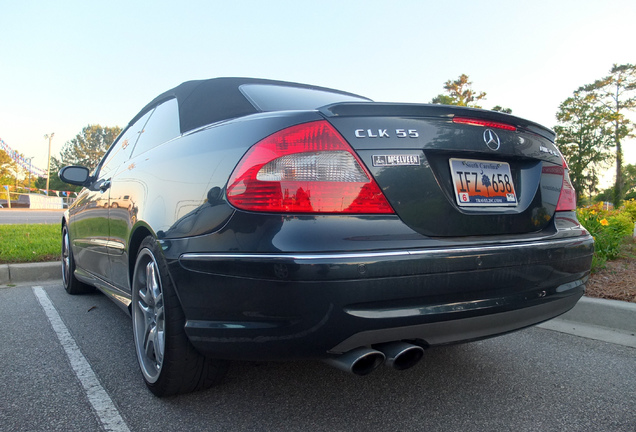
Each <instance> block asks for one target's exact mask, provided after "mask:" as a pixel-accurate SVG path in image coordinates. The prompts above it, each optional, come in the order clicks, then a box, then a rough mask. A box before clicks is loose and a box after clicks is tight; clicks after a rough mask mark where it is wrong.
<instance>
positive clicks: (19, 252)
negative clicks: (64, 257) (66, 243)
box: [0, 224, 62, 264]
mask: <svg viewBox="0 0 636 432" xmlns="http://www.w3.org/2000/svg"><path fill="white" fill-rule="evenodd" d="M61 239H62V235H61V233H60V226H59V225H57V224H23V225H0V263H2V264H5V263H25V262H42V261H56V260H59V259H60V254H61Z"/></svg>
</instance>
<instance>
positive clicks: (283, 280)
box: [60, 78, 593, 396]
mask: <svg viewBox="0 0 636 432" xmlns="http://www.w3.org/2000/svg"><path fill="white" fill-rule="evenodd" d="M554 140H555V135H554V133H553V132H552V131H551V130H549V129H546V128H545V127H543V126H540V125H538V124H536V123H533V122H530V121H527V120H524V119H521V118H518V117H515V116H512V115H508V114H502V113H498V112H493V111H485V110H478V109H470V108H463V107H456V106H443V105H427V104H396V103H376V102H372V101H371V100H369V99H367V98H365V97H362V96H357V95H354V94H351V93H345V92H341V91H337V90H331V89H327V88H322V87H315V86H310V85H303V84H295V83H289V82H280V81H270V80H261V79H249V78H217V79H210V80H202V81H188V82H185V83H183V84H181V85H179V86H177V87H175V88H174V89H172V90H169V91H167V92H165V93H163V94H161V95H160V96H158V97H157V98H155V99H154V100H153V101H152V102H150V103H149V104H148V105H146V106H145V107H144V108H143V109H142V110H141V111H140V112H139V114H137V115H136V116H135V117H134V118H133V119H132V120H131V121H130V123H129V124H128V126H127V127H126V128H125V129H124V131H123V132H122V134H121V135H120V136H119V137H118V138H117V139H116V140H115V142H114V143H113V144H112V146H111V147H110V149H109V150H108V152H107V153H106V154H105V156H104V157H103V159H102V160H101V162H100V163H99V165H98V166H97V168H96V169H95V170H94V171H93V172H90V171H89V170H88V169H87V168H84V167H77V166H69V167H65V168H63V169H62V170H61V171H60V178H62V179H63V180H64V181H66V182H68V183H71V184H75V185H82V186H84V188H83V189H82V191H81V192H80V194H79V196H78V198H77V200H76V201H75V202H74V203H73V205H72V206H71V207H70V208H69V209H68V211H67V212H66V213H65V215H64V218H63V221H62V226H61V230H62V258H63V281H64V286H65V288H66V290H67V291H68V292H69V293H70V294H78V293H82V292H86V291H89V290H92V289H94V287H97V288H98V289H100V290H101V291H103V292H104V293H105V294H106V295H108V296H110V297H111V298H112V299H113V300H115V301H116V302H117V303H118V304H119V305H120V306H121V307H122V308H124V309H125V310H126V311H128V312H129V313H130V314H131V316H132V323H133V333H134V334H133V336H134V345H135V348H136V351H137V358H138V360H139V364H140V366H141V371H142V373H143V377H144V379H145V381H146V383H147V385H148V387H149V388H150V389H151V391H152V392H153V393H155V394H156V395H158V396H163V395H170V394H176V393H183V392H189V391H194V390H198V389H203V388H207V387H209V386H211V385H212V384H214V383H215V382H217V381H218V380H219V379H220V378H221V377H222V375H223V373H224V371H225V370H226V367H227V361H228V360H254V359H259V360H285V359H299V358H320V359H324V360H326V361H328V362H329V363H331V364H333V365H335V366H338V367H340V368H341V369H345V370H348V371H350V372H353V373H356V374H359V375H364V374H367V373H370V372H372V371H373V370H374V369H375V368H376V367H378V366H380V365H381V364H383V363H384V364H387V365H389V366H392V367H394V368H397V369H405V368H408V367H410V366H412V365H414V364H415V363H416V362H417V361H418V360H419V359H420V358H421V357H422V356H423V354H424V350H425V349H427V348H428V347H431V346H435V345H441V344H449V343H458V342H464V341H471V340H477V339H481V338H486V337H490V336H495V335H499V334H503V333H506V332H510V331H514V330H518V329H521V328H524V327H528V326H531V325H534V324H537V323H540V322H542V321H545V320H548V319H551V318H553V317H555V316H558V315H560V314H562V313H564V312H566V311H567V310H569V309H570V308H572V307H573V306H574V304H575V303H576V302H577V300H578V299H579V298H580V297H581V296H582V295H583V292H584V290H585V283H586V280H587V278H588V275H589V271H590V264H591V259H592V253H593V239H592V237H591V236H590V235H589V234H588V232H587V231H586V230H585V229H584V228H583V227H582V226H581V225H580V224H579V223H578V221H577V219H576V212H575V208H576V202H575V192H574V190H573V188H572V184H571V183H570V180H569V176H568V168H567V164H566V162H565V160H564V159H563V157H562V156H561V154H560V152H559V150H558V149H557V147H556V146H555V144H554Z"/></svg>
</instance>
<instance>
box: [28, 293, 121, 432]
mask: <svg viewBox="0 0 636 432" xmlns="http://www.w3.org/2000/svg"><path fill="white" fill-rule="evenodd" d="M33 293H34V294H35V296H36V297H37V299H38V301H39V302H40V305H41V306H42V309H44V313H45V314H46V316H47V318H48V319H49V322H50V323H51V327H53V331H55V334H56V335H57V338H58V339H59V340H60V344H62V347H63V348H64V351H66V355H67V356H68V359H69V361H70V362H71V367H72V368H73V372H75V375H76V376H77V378H78V379H79V380H80V382H81V383H82V386H83V387H84V391H85V392H86V396H87V397H88V400H89V402H90V403H91V405H92V406H93V409H94V410H95V414H96V416H97V420H98V421H99V422H100V423H101V424H102V426H103V427H104V429H105V430H107V431H112V432H126V431H129V430H130V429H128V426H127V425H126V423H125V422H124V419H123V418H122V417H121V415H120V414H119V411H118V410H117V408H116V407H115V404H113V401H112V399H111V398H110V396H108V393H106V390H104V388H103V387H102V386H101V384H100V383H99V380H98V379H97V376H95V372H94V371H93V369H92V368H91V365H90V364H89V363H88V360H86V358H85V357H84V356H83V355H82V352H81V351H80V349H79V347H78V346H77V343H76V342H75V339H73V336H71V333H69V331H68V329H67V328H66V326H65V325H64V322H62V318H60V314H58V312H57V310H56V309H55V307H54V306H53V303H51V299H50V298H49V296H48V295H47V294H46V291H44V289H43V288H42V287H40V286H35V287H33Z"/></svg>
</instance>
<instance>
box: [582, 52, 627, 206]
mask: <svg viewBox="0 0 636 432" xmlns="http://www.w3.org/2000/svg"><path fill="white" fill-rule="evenodd" d="M581 89H582V90H584V91H589V92H592V93H593V94H594V95H595V97H596V100H597V104H598V105H599V106H600V107H602V108H603V109H604V110H605V118H606V122H607V123H608V125H611V127H612V135H613V145H614V146H615V149H616V182H615V184H614V200H613V201H614V206H616V207H618V206H619V205H620V202H621V200H622V199H623V195H624V179H623V149H622V141H623V140H624V139H625V138H627V137H629V136H632V135H631V132H632V131H633V130H634V123H633V122H632V121H630V120H629V119H628V118H627V117H626V116H625V114H626V112H627V111H632V110H634V109H636V65H632V64H629V63H628V64H624V65H616V64H615V65H613V66H612V69H611V70H610V74H609V75H608V76H606V77H605V78H602V79H600V80H597V81H595V82H594V83H593V84H589V85H586V86H583V87H582V88H581Z"/></svg>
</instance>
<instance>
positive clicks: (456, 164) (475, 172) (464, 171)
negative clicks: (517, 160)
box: [448, 158, 519, 207]
mask: <svg viewBox="0 0 636 432" xmlns="http://www.w3.org/2000/svg"><path fill="white" fill-rule="evenodd" d="M448 163H449V166H450V170H451V178H452V184H453V191H454V193H455V199H456V200H457V205H458V206H460V207H502V206H504V207H514V206H516V205H518V204H519V201H518V199H517V192H516V190H515V185H514V182H513V179H512V172H511V171H510V164H509V163H507V162H499V161H488V160H480V159H463V158H461V159H460V158H450V159H449V160H448Z"/></svg>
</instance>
